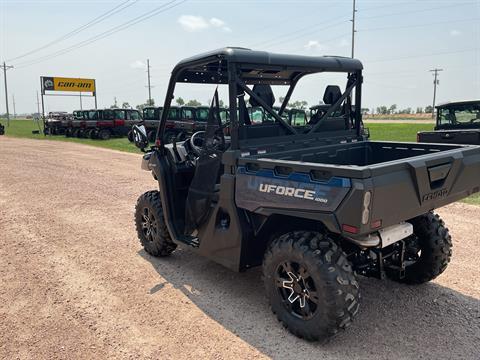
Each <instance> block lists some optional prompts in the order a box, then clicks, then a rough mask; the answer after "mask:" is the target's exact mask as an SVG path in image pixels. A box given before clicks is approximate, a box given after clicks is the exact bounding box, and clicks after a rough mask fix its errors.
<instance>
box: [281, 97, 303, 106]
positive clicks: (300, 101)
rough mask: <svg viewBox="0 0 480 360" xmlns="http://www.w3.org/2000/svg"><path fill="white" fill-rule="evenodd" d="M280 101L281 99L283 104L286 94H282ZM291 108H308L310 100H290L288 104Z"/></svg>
mask: <svg viewBox="0 0 480 360" xmlns="http://www.w3.org/2000/svg"><path fill="white" fill-rule="evenodd" d="M278 101H280V103H281V104H283V102H284V101H285V96H280V97H279V98H278ZM287 106H288V107H289V108H295V109H306V108H307V107H308V102H307V101H305V100H296V101H293V102H289V103H288V104H287Z"/></svg>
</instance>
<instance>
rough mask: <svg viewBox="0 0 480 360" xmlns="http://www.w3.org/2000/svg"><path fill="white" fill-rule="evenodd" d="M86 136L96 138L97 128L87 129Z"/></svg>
mask: <svg viewBox="0 0 480 360" xmlns="http://www.w3.org/2000/svg"><path fill="white" fill-rule="evenodd" d="M88 137H89V138H90V139H96V138H97V130H95V129H90V130H88Z"/></svg>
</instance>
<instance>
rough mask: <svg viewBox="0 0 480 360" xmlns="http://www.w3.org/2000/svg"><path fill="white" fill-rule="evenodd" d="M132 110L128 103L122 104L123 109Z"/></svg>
mask: <svg viewBox="0 0 480 360" xmlns="http://www.w3.org/2000/svg"><path fill="white" fill-rule="evenodd" d="M131 108H132V107H131V106H130V104H129V103H128V102H126V101H125V102H124V103H123V104H122V109H131Z"/></svg>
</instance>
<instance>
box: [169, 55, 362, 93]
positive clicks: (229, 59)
mask: <svg viewBox="0 0 480 360" xmlns="http://www.w3.org/2000/svg"><path fill="white" fill-rule="evenodd" d="M228 63H235V64H236V65H237V67H238V68H239V69H240V70H241V74H242V78H243V79H244V81H245V82H247V83H251V84H252V83H253V84H255V83H262V82H263V83H270V84H289V83H290V82H291V81H292V80H294V79H295V78H296V77H297V76H299V75H300V76H301V75H306V74H310V73H317V72H324V71H326V72H354V71H359V70H362V69H363V65H362V63H361V62H360V61H359V60H357V59H352V58H347V57H340V56H305V55H287V54H276V53H270V52H266V51H257V50H250V49H245V48H238V47H226V48H222V49H218V50H214V51H210V52H206V53H203V54H199V55H196V56H193V57H190V58H187V59H184V60H182V61H180V62H179V63H178V64H177V65H176V66H175V68H174V70H173V75H174V76H175V75H176V76H177V77H176V79H177V81H179V82H193V83H215V84H219V83H226V82H227V80H228V73H227V64H228Z"/></svg>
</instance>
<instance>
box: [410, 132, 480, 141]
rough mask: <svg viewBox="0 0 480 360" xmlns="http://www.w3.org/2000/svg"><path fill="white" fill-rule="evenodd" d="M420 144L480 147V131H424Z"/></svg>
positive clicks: (419, 137)
mask: <svg viewBox="0 0 480 360" xmlns="http://www.w3.org/2000/svg"><path fill="white" fill-rule="evenodd" d="M417 135H418V136H417V139H418V142H422V143H438V144H440V143H445V144H471V145H480V129H465V130H437V131H422V132H419V133H418V134H417Z"/></svg>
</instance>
